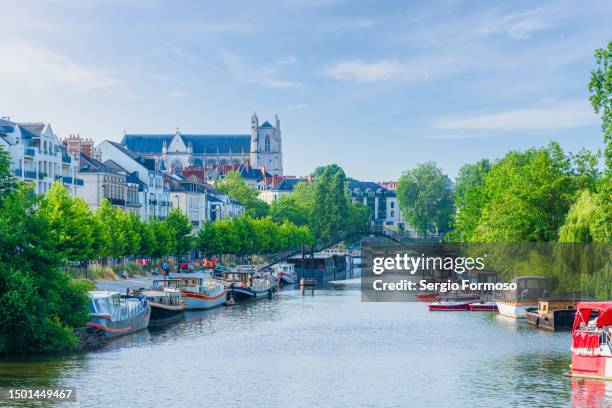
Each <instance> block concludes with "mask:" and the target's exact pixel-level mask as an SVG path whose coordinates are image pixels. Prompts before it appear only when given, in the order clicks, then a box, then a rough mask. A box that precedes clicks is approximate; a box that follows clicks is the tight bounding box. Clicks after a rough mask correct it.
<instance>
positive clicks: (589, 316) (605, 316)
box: [571, 301, 612, 380]
mask: <svg viewBox="0 0 612 408" xmlns="http://www.w3.org/2000/svg"><path fill="white" fill-rule="evenodd" d="M571 350H572V364H571V369H572V371H571V374H572V376H575V377H586V378H597V379H605V380H612V302H610V301H608V302H578V303H577V304H576V316H575V317H574V323H573V325H572V348H571Z"/></svg>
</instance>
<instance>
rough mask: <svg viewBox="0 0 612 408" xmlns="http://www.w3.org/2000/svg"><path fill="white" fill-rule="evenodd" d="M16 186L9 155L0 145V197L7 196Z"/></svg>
mask: <svg viewBox="0 0 612 408" xmlns="http://www.w3.org/2000/svg"><path fill="white" fill-rule="evenodd" d="M15 188H16V184H15V182H14V181H13V177H12V174H11V156H10V155H9V152H7V151H6V150H5V149H4V148H3V147H2V146H0V197H5V196H7V195H8V194H9V193H10V192H11V191H13V190H14V189H15Z"/></svg>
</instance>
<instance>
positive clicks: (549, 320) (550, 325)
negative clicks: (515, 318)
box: [526, 309, 576, 331]
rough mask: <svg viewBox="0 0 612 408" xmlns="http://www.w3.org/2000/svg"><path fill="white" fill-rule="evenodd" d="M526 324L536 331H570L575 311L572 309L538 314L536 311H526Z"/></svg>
mask: <svg viewBox="0 0 612 408" xmlns="http://www.w3.org/2000/svg"><path fill="white" fill-rule="evenodd" d="M526 315H527V323H529V324H531V325H532V326H535V327H537V328H538V329H543V330H550V331H571V330H572V323H573V322H574V316H575V315H576V311H575V310H572V309H559V310H552V311H550V312H548V313H539V312H538V311H537V310H527V312H526Z"/></svg>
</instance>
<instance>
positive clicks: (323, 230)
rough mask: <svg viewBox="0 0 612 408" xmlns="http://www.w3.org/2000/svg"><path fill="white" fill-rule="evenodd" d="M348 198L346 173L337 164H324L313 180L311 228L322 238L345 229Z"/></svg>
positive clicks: (332, 235)
mask: <svg viewBox="0 0 612 408" xmlns="http://www.w3.org/2000/svg"><path fill="white" fill-rule="evenodd" d="M349 208H350V199H349V197H348V191H347V186H346V175H345V174H344V171H343V170H342V168H340V167H339V166H337V165H333V164H332V165H329V166H326V167H325V168H324V169H323V170H322V171H321V172H320V175H318V176H317V177H316V179H315V182H314V200H313V205H312V212H311V214H312V215H311V229H312V231H313V232H314V234H315V235H316V236H317V237H319V238H322V239H329V238H334V237H338V236H339V235H340V234H341V233H342V232H344V231H345V230H346V222H347V219H348V215H349Z"/></svg>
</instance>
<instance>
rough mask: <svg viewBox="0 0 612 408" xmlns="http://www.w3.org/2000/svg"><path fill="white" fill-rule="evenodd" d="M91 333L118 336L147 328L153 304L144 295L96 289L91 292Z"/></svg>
mask: <svg viewBox="0 0 612 408" xmlns="http://www.w3.org/2000/svg"><path fill="white" fill-rule="evenodd" d="M89 297H90V299H91V301H90V303H89V313H90V320H89V322H87V328H88V330H89V331H90V332H91V333H95V334H99V335H102V336H106V337H116V336H122V335H125V334H130V333H134V332H136V331H138V330H142V329H146V328H147V326H148V325H149V317H150V316H151V306H149V304H148V303H147V301H146V300H145V299H144V298H142V297H132V296H124V295H121V294H120V293H118V292H109V291H102V290H94V291H90V292H89Z"/></svg>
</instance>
